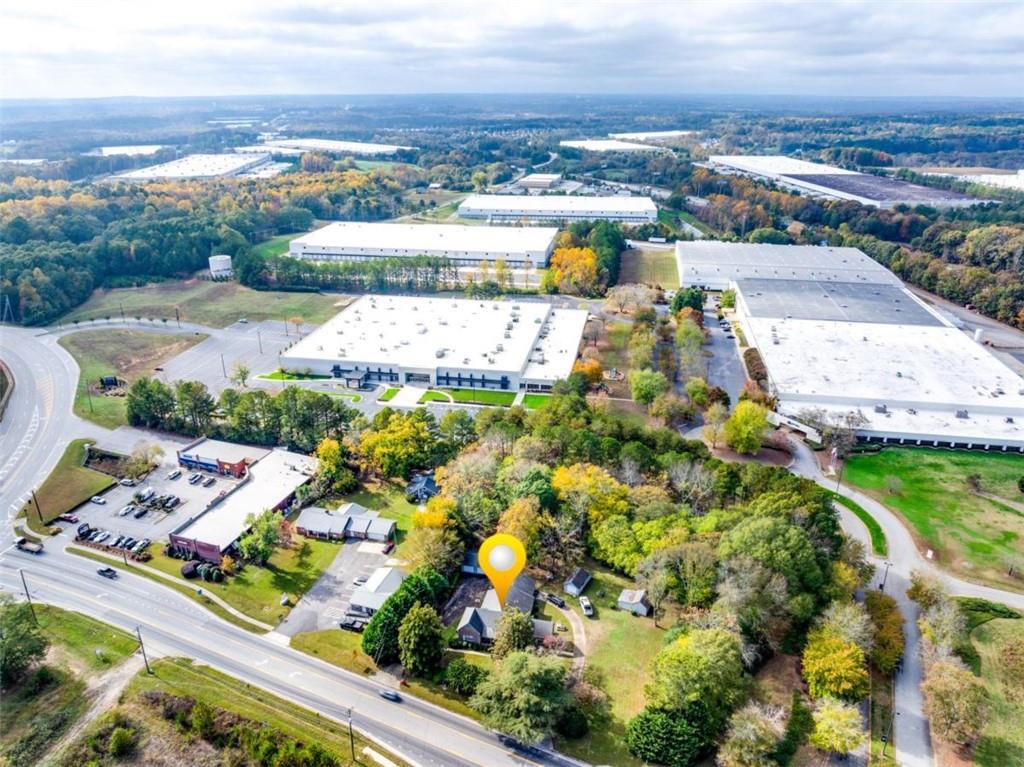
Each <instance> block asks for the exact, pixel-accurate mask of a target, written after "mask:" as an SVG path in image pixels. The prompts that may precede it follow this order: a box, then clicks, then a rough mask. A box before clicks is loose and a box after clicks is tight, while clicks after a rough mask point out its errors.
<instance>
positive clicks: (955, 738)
mask: <svg viewBox="0 0 1024 767" xmlns="http://www.w3.org/2000/svg"><path fill="white" fill-rule="evenodd" d="M921 690H922V691H923V692H924V711H925V715H926V716H927V717H928V720H929V721H930V722H931V726H932V732H933V733H935V734H936V735H937V736H938V737H940V738H942V739H943V740H947V741H949V742H951V743H957V744H959V745H965V744H968V743H972V742H974V741H975V740H977V738H978V736H979V735H981V731H982V730H983V729H984V728H985V723H986V722H987V721H988V709H989V705H988V695H987V693H986V692H985V685H984V684H983V683H982V682H981V680H980V679H978V678H977V677H976V676H974V674H972V673H971V672H970V671H968V670H967V669H966V668H964V666H963V664H961V663H959V662H957V661H956V660H952V659H951V660H944V661H938V662H936V663H933V664H932V665H931V666H930V667H929V668H928V671H927V674H926V677H925V680H924V684H922V685H921Z"/></svg>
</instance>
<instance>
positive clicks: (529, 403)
mask: <svg viewBox="0 0 1024 767" xmlns="http://www.w3.org/2000/svg"><path fill="white" fill-rule="evenodd" d="M550 398H551V395H550V394H524V395H523V407H525V408H526V409H527V410H536V409H537V408H539V407H540V406H541V405H543V404H544V403H545V402H547V401H548V400H549V399H550Z"/></svg>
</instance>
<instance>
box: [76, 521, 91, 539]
mask: <svg viewBox="0 0 1024 767" xmlns="http://www.w3.org/2000/svg"><path fill="white" fill-rule="evenodd" d="M90 535H92V528H91V527H90V526H89V524H88V523H86V522H83V523H82V524H80V525H79V526H78V530H77V531H76V536H77V538H78V539H79V540H81V539H82V538H88V537H89V536H90Z"/></svg>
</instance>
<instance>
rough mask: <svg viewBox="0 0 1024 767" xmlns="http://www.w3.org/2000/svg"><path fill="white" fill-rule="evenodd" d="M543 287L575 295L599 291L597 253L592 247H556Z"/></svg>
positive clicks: (542, 283)
mask: <svg viewBox="0 0 1024 767" xmlns="http://www.w3.org/2000/svg"><path fill="white" fill-rule="evenodd" d="M541 288H542V289H543V290H545V291H547V292H549V293H550V292H554V291H556V290H557V291H558V292H559V293H565V294H567V295H573V296H592V295H595V294H596V293H597V292H598V289H599V284H598V271H597V254H596V253H595V252H594V251H593V250H592V249H590V248H578V247H576V248H572V247H570V248H556V249H555V252H554V253H553V254H552V255H551V262H550V264H549V265H548V270H547V271H546V272H545V273H544V279H543V281H542V282H541Z"/></svg>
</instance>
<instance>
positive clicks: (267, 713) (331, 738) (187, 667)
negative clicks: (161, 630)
mask: <svg viewBox="0 0 1024 767" xmlns="http://www.w3.org/2000/svg"><path fill="white" fill-rule="evenodd" d="M153 671H154V673H153V675H152V676H150V675H147V674H145V673H142V674H139V675H138V676H136V677H135V678H134V679H133V680H132V682H131V684H130V685H129V687H128V689H127V690H126V692H125V699H126V700H128V701H131V699H132V698H134V697H135V696H137V695H138V694H139V693H141V692H145V691H147V690H160V691H163V692H166V693H170V694H172V695H182V696H189V697H192V698H195V699H196V700H199V701H203V702H204V703H206V704H208V705H210V706H215V707H217V708H222V709H225V710H227V711H231V712H233V713H235V714H238V715H239V716H243V717H246V718H247V719H251V720H252V721H253V722H257V723H259V722H263V723H266V724H267V725H269V726H270V727H273V728H275V729H277V730H280V731H281V732H283V733H285V734H287V735H290V736H291V737H293V738H295V739H296V740H298V741H300V742H303V743H308V742H310V739H311V738H312V739H315V741H316V742H318V743H319V744H320V745H321V746H323V747H324V748H326V749H327V750H329V751H330V752H331V754H332V755H333V756H334V757H335V758H336V759H337V762H336V764H338V765H340V766H341V767H351V765H355V764H360V765H362V764H365V763H371V762H369V761H367V762H362V761H356V762H353V761H352V760H351V758H350V756H349V754H350V749H349V735H348V728H347V727H345V726H343V725H342V724H340V723H337V722H333V721H331V720H330V719H326V718H325V717H322V716H319V715H318V714H315V713H313V712H312V711H309V710H308V709H305V708H302V707H301V706H297V705H295V704H294V703H289V702H288V701H285V700H282V699H281V698H278V697H277V696H275V695H271V694H270V693H268V692H264V691H263V690H260V689H259V688H256V687H252V686H250V685H247V684H244V683H242V682H239V681H237V680H236V679H233V678H231V677H230V676H227V675H226V674H222V673H220V672H219V671H214V670H213V669H211V668H208V667H206V666H200V665H196V664H194V663H193V662H192V661H191V660H186V659H184V658H167V659H163V660H159V661H157V662H156V663H154V664H153ZM355 741H356V742H355V748H356V753H357V754H361V753H362V750H363V748H364V747H365V746H367V745H372V744H369V743H368V742H367V741H366V740H364V739H363V738H361V737H360V736H359V735H358V734H357V735H356V736H355ZM373 747H374V748H376V749H377V750H379V747H377V746H373Z"/></svg>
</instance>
